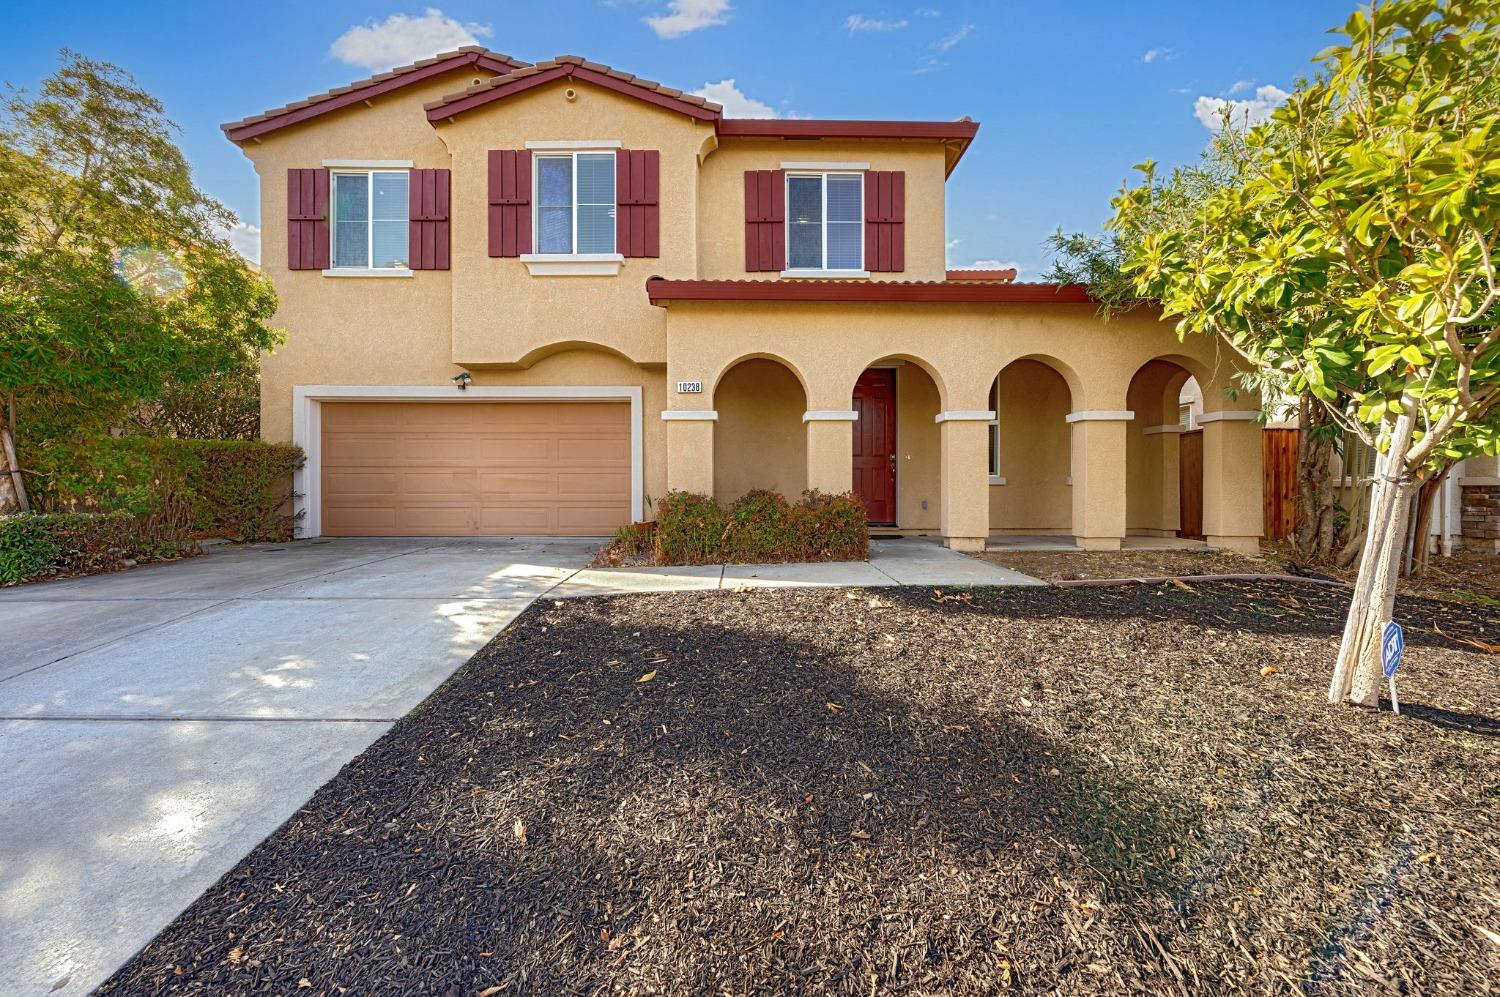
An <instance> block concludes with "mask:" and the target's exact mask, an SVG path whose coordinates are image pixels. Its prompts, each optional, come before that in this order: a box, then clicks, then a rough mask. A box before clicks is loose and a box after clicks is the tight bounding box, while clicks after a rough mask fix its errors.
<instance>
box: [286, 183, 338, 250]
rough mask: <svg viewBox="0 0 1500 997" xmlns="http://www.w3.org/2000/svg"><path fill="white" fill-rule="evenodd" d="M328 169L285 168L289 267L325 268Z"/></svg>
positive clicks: (327, 244) (328, 248) (327, 245)
mask: <svg viewBox="0 0 1500 997" xmlns="http://www.w3.org/2000/svg"><path fill="white" fill-rule="evenodd" d="M330 250H331V247H330V246H329V243H328V171H327V170H323V169H312V170H287V171H286V265H287V269H289V270H326V269H328V267H329V266H330V263H329V253H330Z"/></svg>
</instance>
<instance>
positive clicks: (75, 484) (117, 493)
mask: <svg viewBox="0 0 1500 997" xmlns="http://www.w3.org/2000/svg"><path fill="white" fill-rule="evenodd" d="M302 461H303V456H302V451H301V450H300V449H299V448H297V447H295V446H292V445H290V444H284V443H261V442H258V441H253V440H182V439H163V438H153V437H141V436H121V437H116V438H109V439H103V440H94V441H89V442H88V443H87V444H82V445H79V446H54V447H51V448H48V449H47V450H45V451H43V452H42V453H41V454H39V455H38V456H37V458H36V460H35V464H36V465H37V471H38V474H37V477H36V481H37V485H36V487H35V491H36V492H37V496H38V501H39V504H40V505H41V506H42V507H43V508H44V509H46V510H48V511H50V512H116V511H124V512H128V513H131V514H132V515H135V516H139V517H143V518H153V517H155V518H163V519H167V520H172V521H175V520H177V519H178V518H179V517H181V518H184V519H185V525H184V529H186V530H189V531H191V532H195V533H197V534H199V535H205V534H208V535H218V536H229V537H234V538H236V539H240V540H247V541H255V540H285V539H287V538H288V537H290V536H291V529H292V516H291V514H290V499H291V497H292V488H291V476H292V472H293V471H295V470H296V469H297V468H299V467H301V466H302Z"/></svg>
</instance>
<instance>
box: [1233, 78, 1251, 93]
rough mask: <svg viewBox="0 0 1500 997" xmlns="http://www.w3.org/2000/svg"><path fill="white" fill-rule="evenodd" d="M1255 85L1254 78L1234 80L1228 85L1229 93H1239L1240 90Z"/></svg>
mask: <svg viewBox="0 0 1500 997" xmlns="http://www.w3.org/2000/svg"><path fill="white" fill-rule="evenodd" d="M1253 86H1255V81H1254V80H1235V81H1234V82H1233V83H1231V84H1230V85H1229V92H1230V93H1239V92H1240V91H1241V90H1249V89H1250V88H1251V87H1253Z"/></svg>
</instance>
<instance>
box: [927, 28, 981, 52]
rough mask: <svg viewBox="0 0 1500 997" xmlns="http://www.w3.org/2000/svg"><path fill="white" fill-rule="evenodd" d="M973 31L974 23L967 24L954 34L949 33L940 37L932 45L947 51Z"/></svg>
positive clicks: (939, 49) (940, 50)
mask: <svg viewBox="0 0 1500 997" xmlns="http://www.w3.org/2000/svg"><path fill="white" fill-rule="evenodd" d="M973 33H974V25H972V24H965V25H964V26H963V27H961V28H959V29H958V30H957V31H955V32H953V34H951V35H947V36H945V37H943V38H939V39H938V40H937V41H935V42H933V43H932V47H933V48H935V49H937V50H938V51H939V52H947V51H948V50H950V49H951V48H953V46H955V45H957V44H958V43H959V42H961V41H963V40H964V39H965V38H967V37H969V36H970V35H972V34H973Z"/></svg>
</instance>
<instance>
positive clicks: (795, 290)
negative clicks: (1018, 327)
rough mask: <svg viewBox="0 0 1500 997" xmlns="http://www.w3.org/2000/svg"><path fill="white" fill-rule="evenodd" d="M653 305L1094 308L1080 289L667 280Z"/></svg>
mask: <svg viewBox="0 0 1500 997" xmlns="http://www.w3.org/2000/svg"><path fill="white" fill-rule="evenodd" d="M646 295H647V297H648V298H649V299H650V301H651V303H652V304H653V305H660V304H665V303H666V302H669V301H919V302H928V303H933V302H948V303H964V302H991V303H996V304H999V303H1010V304H1090V303H1092V302H1093V300H1094V299H1093V298H1092V297H1091V296H1090V295H1089V292H1088V288H1086V287H1084V286H1083V285H1081V284H1029V283H1028V284H1018V283H1015V282H1014V281H998V280H989V281H985V280H901V281H887V280H667V279H666V278H663V277H653V278H651V279H650V280H648V281H646Z"/></svg>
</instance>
